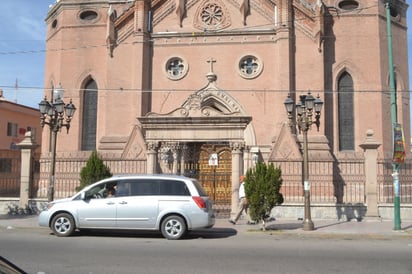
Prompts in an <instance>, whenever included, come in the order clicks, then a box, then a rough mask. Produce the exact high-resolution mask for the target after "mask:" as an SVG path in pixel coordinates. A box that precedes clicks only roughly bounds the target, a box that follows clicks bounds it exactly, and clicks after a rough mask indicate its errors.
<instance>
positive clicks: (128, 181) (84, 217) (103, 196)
mask: <svg viewBox="0 0 412 274" xmlns="http://www.w3.org/2000/svg"><path fill="white" fill-rule="evenodd" d="M214 224H215V215H214V212H213V209H212V201H211V200H210V199H209V197H208V195H207V194H206V192H205V191H204V190H203V188H202V186H201V185H200V184H199V182H198V181H197V180H195V179H191V178H187V177H184V176H171V175H125V176H114V177H111V178H108V179H104V180H101V181H99V182H97V183H94V184H92V185H90V186H88V187H86V188H84V189H83V190H81V191H80V192H78V193H77V194H75V195H74V196H72V197H71V198H67V199H61V200H56V201H53V202H50V203H48V204H47V209H46V210H44V211H42V212H41V213H40V215H39V225H40V226H45V227H50V228H51V229H52V230H53V232H54V234H55V235H57V236H59V237H65V236H70V235H72V234H73V232H74V231H75V230H76V229H79V230H82V229H115V230H157V231H160V232H161V233H162V235H163V236H164V237H165V238H167V239H171V240H174V239H180V238H182V237H183V236H184V235H185V234H186V233H187V232H188V231H190V230H193V229H199V228H211V227H213V225H214Z"/></svg>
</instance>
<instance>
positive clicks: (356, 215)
mask: <svg viewBox="0 0 412 274" xmlns="http://www.w3.org/2000/svg"><path fill="white" fill-rule="evenodd" d="M378 211H379V216H368V215H367V206H366V205H364V204H342V205H336V204H312V205H311V217H312V219H313V220H316V219H318V220H319V219H324V220H325V219H331V220H347V221H352V220H358V221H362V220H364V219H368V218H381V219H383V220H392V219H393V215H394V209H393V204H380V205H378ZM271 216H272V217H275V218H279V219H281V218H283V219H302V220H303V218H304V207H303V205H302V204H283V205H282V206H278V207H275V208H274V209H273V210H272V213H271ZM401 220H412V204H401Z"/></svg>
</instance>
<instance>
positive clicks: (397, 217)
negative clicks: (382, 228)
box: [385, 0, 401, 230]
mask: <svg viewBox="0 0 412 274" xmlns="http://www.w3.org/2000/svg"><path fill="white" fill-rule="evenodd" d="M385 9H386V26H387V32H388V59H389V87H390V95H391V121H392V141H393V146H394V145H395V127H397V126H398V113H397V106H396V90H395V73H394V69H393V50H392V28H391V13H390V0H387V1H386V3H385ZM393 152H395V150H394V147H393ZM392 168H393V173H392V177H393V195H394V201H393V202H394V205H393V208H394V228H393V229H394V230H400V229H401V209H400V207H401V206H400V203H401V198H400V189H399V164H398V163H397V162H395V161H393V162H392Z"/></svg>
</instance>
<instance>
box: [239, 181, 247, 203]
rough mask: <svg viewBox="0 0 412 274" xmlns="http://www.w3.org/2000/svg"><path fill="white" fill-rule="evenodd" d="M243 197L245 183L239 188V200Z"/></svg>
mask: <svg viewBox="0 0 412 274" xmlns="http://www.w3.org/2000/svg"><path fill="white" fill-rule="evenodd" d="M245 196H246V195H245V183H241V184H240V187H239V199H242V198H244V197H245Z"/></svg>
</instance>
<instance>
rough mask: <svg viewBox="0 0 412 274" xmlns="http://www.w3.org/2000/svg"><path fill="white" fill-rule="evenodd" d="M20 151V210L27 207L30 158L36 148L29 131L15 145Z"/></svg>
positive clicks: (30, 179)
mask: <svg viewBox="0 0 412 274" xmlns="http://www.w3.org/2000/svg"><path fill="white" fill-rule="evenodd" d="M17 147H18V148H20V150H21V172H20V203H19V207H20V208H26V207H27V206H28V205H29V193H30V189H31V186H32V183H33V182H32V176H31V173H32V166H33V165H32V158H33V150H34V148H36V147H37V145H36V144H35V143H34V141H33V139H32V135H31V131H28V132H26V134H25V136H24V139H23V141H21V143H19V144H17Z"/></svg>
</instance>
